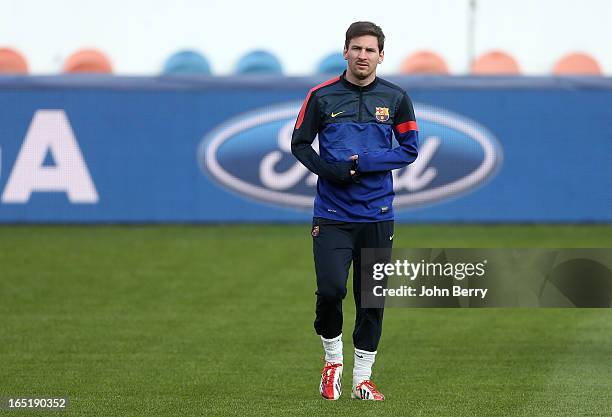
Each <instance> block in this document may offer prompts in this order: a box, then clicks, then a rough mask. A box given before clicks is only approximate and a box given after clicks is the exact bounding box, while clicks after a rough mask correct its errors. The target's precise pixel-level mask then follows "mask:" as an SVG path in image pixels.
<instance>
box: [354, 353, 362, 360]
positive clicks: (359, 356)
mask: <svg viewBox="0 0 612 417" xmlns="http://www.w3.org/2000/svg"><path fill="white" fill-rule="evenodd" d="M355 356H357V357H358V358H359V359H363V356H361V355H358V354H356V353H355Z"/></svg>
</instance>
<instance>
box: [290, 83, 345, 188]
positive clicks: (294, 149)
mask: <svg viewBox="0 0 612 417" xmlns="http://www.w3.org/2000/svg"><path fill="white" fill-rule="evenodd" d="M319 127H320V116H319V109H318V104H317V99H316V97H315V95H314V94H312V92H310V93H308V96H307V97H306V100H305V101H304V104H302V108H301V110H300V114H299V115H298V118H297V121H296V123H295V128H294V129H293V136H292V137H291V153H293V155H294V156H295V157H296V158H297V159H298V160H299V161H300V162H301V163H302V164H303V165H304V166H305V167H306V168H308V169H309V170H310V171H312V172H314V173H315V174H317V175H318V176H319V177H321V178H325V179H326V180H330V181H334V182H338V183H348V182H351V180H352V176H351V170H352V169H353V165H354V164H355V162H354V161H345V162H344V161H343V162H336V163H331V162H327V161H324V160H323V159H321V157H320V156H319V155H318V154H317V153H316V152H315V150H314V149H313V148H312V142H313V141H314V138H315V136H317V133H318V132H319Z"/></svg>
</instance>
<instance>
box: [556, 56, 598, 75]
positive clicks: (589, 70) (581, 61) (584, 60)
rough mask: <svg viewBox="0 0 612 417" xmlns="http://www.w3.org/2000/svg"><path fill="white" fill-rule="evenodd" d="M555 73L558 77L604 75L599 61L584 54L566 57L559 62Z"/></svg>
mask: <svg viewBox="0 0 612 417" xmlns="http://www.w3.org/2000/svg"><path fill="white" fill-rule="evenodd" d="M553 73H554V74H556V75H602V71H601V67H600V66H599V63H598V62H597V60H595V58H593V57H592V56H590V55H587V54H585V53H584V52H574V53H571V54H567V55H565V56H564V57H563V58H561V59H560V60H559V61H557V63H556V64H555V66H554V68H553Z"/></svg>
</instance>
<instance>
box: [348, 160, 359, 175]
mask: <svg viewBox="0 0 612 417" xmlns="http://www.w3.org/2000/svg"><path fill="white" fill-rule="evenodd" d="M358 158H359V155H353V156H351V157H350V158H349V159H350V160H351V161H356V160H357V159H358ZM356 172H357V171H355V170H354V169H351V175H355V173H356Z"/></svg>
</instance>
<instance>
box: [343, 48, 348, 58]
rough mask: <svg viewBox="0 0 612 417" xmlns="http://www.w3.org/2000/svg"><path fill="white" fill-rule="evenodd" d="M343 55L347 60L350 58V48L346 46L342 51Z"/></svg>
mask: <svg viewBox="0 0 612 417" xmlns="http://www.w3.org/2000/svg"><path fill="white" fill-rule="evenodd" d="M342 56H343V57H344V59H345V60H347V59H348V49H346V48H344V50H343V51H342Z"/></svg>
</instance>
